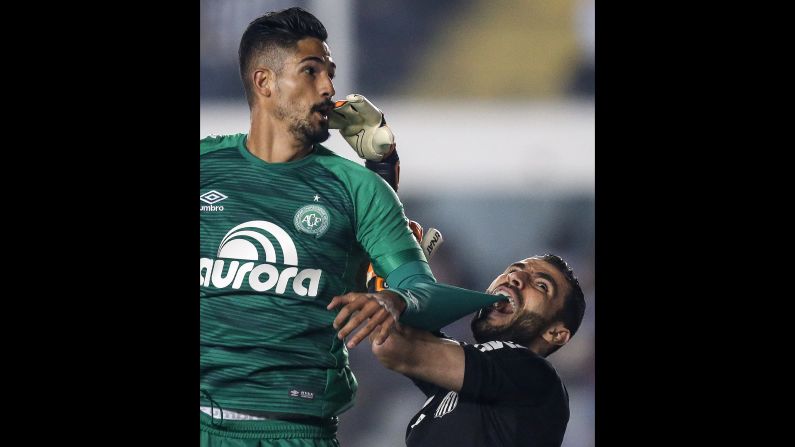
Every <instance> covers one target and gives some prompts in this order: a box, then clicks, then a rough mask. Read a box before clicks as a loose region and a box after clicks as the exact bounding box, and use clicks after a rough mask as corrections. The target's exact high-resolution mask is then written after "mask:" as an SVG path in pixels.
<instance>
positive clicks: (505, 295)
mask: <svg viewBox="0 0 795 447" xmlns="http://www.w3.org/2000/svg"><path fill="white" fill-rule="evenodd" d="M494 294H495V295H500V296H504V297H507V298H508V303H509V304H510V305H511V309H513V311H514V312H516V309H517V307H516V300H515V299H514V297H513V296H511V294H510V293H508V292H506V291H504V290H500V291H497V292H494ZM497 303H499V301H498V302H497ZM497 303H494V304H493V306H494V307H497Z"/></svg>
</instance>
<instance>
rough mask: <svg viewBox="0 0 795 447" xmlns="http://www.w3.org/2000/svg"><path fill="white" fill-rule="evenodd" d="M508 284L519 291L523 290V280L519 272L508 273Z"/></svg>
mask: <svg viewBox="0 0 795 447" xmlns="http://www.w3.org/2000/svg"><path fill="white" fill-rule="evenodd" d="M508 282H509V283H510V284H511V285H512V286H514V287H516V288H517V289H519V290H521V289H523V288H524V279H523V278H522V275H521V274H520V272H511V273H508Z"/></svg>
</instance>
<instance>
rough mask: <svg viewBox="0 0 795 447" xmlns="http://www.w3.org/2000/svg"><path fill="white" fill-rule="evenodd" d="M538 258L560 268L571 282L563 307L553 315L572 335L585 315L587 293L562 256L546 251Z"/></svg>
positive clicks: (554, 349)
mask: <svg viewBox="0 0 795 447" xmlns="http://www.w3.org/2000/svg"><path fill="white" fill-rule="evenodd" d="M537 258H538V259H541V260H544V261H546V262H548V263H550V264H552V266H553V267H555V268H556V269H558V271H560V272H561V273H563V276H565V277H566V282H567V283H569V288H570V290H569V293H568V294H567V295H566V296H565V297H564V298H563V307H562V308H561V309H560V310H559V311H558V312H557V314H555V316H554V317H552V321H561V322H563V324H564V325H565V326H566V329H568V330H569V331H570V332H571V336H572V337H573V336H574V334H575V333H576V332H577V329H579V328H580V323H582V317H583V315H585V295H584V294H583V293H582V288H581V287H580V281H578V280H577V277H576V276H574V271H573V270H572V269H571V267H569V264H567V263H566V261H564V260H563V259H562V258H561V257H560V256H557V255H553V254H550V253H545V254H543V255H541V256H537ZM558 348H560V346H555V347H554V348H552V350H551V351H549V352H548V353H547V354H552V353H553V352H555V351H557V350H558Z"/></svg>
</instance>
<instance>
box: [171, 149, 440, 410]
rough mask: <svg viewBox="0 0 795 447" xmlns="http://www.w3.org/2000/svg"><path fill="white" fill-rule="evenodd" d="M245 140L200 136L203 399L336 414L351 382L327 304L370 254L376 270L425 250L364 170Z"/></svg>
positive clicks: (358, 275) (357, 277)
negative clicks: (276, 152) (259, 151)
mask: <svg viewBox="0 0 795 447" xmlns="http://www.w3.org/2000/svg"><path fill="white" fill-rule="evenodd" d="M245 142H246V135H244V134H239V135H228V136H218V137H212V138H206V139H204V140H201V142H200V148H201V150H200V169H201V172H200V188H199V193H200V196H201V198H200V228H199V231H200V255H199V256H200V267H199V274H200V287H199V297H200V300H199V302H200V311H199V312H200V384H201V388H202V389H203V390H204V391H205V392H206V394H207V395H206V396H204V397H202V399H201V404H202V405H207V406H209V405H211V402H210V400H213V401H215V403H217V405H219V406H221V407H222V408H227V409H234V410H251V411H264V412H275V413H291V414H306V415H311V416H317V417H329V416H333V415H337V414H340V413H342V412H343V411H345V410H347V409H348V408H350V407H351V406H352V405H353V399H354V397H355V395H356V390H357V387H358V385H357V382H356V379H355V377H354V375H353V373H352V372H351V370H350V367H349V362H348V353H347V350H346V348H345V346H344V344H343V342H342V341H340V340H339V339H337V337H336V331H335V330H334V329H333V327H332V321H333V320H334V318H335V316H336V312H334V311H329V310H327V309H326V305H328V303H329V302H330V301H331V299H332V297H334V296H336V295H342V294H345V293H347V292H351V291H363V290H364V289H365V281H364V274H365V273H366V267H367V264H368V262H369V261H370V256H372V258H373V261H374V262H375V263H376V265H378V266H380V267H379V273H381V274H382V275H383V276H386V274H388V273H390V272H389V270H390V269H393V268H395V267H397V265H399V264H400V263H404V262H410V261H413V262H422V263H424V262H425V258H424V256H423V255H422V251H421V249H420V247H419V244H418V243H417V241H416V240H415V239H414V236H413V235H412V233H411V230H410V229H409V228H408V225H407V224H406V222H407V219H406V218H405V216H404V215H403V211H402V205H401V204H400V202H399V200H398V198H397V196H396V195H395V194H394V192H393V191H392V189H391V188H390V187H389V186H388V185H387V184H386V183H385V182H384V181H383V180H382V179H381V178H380V177H378V176H377V175H376V174H374V173H373V172H371V171H370V170H368V169H367V168H365V167H364V166H361V165H358V164H356V163H354V162H352V161H350V160H347V159H345V158H342V157H339V156H337V155H335V154H334V153H333V152H331V151H329V150H328V149H326V148H324V147H323V146H321V145H316V146H315V148H314V151H313V152H312V153H311V154H309V155H308V156H306V157H304V158H302V159H300V160H297V161H294V162H287V163H267V162H265V161H263V160H260V159H259V158H257V157H255V156H253V155H252V154H251V153H250V152H249V151H248V150H247V149H246V145H245ZM307 210H308V211H307ZM304 218H306V220H304ZM368 253H369V255H368ZM426 265H427V264H426ZM163 299H181V298H179V297H173V298H169V297H163Z"/></svg>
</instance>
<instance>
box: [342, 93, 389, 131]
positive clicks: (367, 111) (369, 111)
mask: <svg viewBox="0 0 795 447" xmlns="http://www.w3.org/2000/svg"><path fill="white" fill-rule="evenodd" d="M347 105H349V106H352V108H353V109H355V110H356V111H357V112H358V113H359V115H361V118H362V120H363V121H364V122H365V123H368V124H370V125H372V126H380V125H381V119H382V117H383V116H384V114H383V113H381V110H379V109H378V107H376V106H375V105H373V103H371V102H370V100H369V99H367V98H365V97H364V96H362V95H357V94H352V95H348V104H347Z"/></svg>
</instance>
